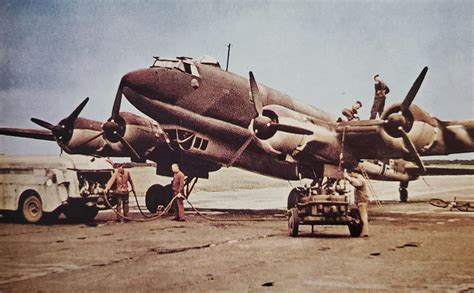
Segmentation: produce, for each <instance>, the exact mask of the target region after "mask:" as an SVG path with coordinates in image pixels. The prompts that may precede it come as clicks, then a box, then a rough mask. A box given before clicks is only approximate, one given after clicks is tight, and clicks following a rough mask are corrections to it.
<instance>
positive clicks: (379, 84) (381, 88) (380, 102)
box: [370, 74, 390, 119]
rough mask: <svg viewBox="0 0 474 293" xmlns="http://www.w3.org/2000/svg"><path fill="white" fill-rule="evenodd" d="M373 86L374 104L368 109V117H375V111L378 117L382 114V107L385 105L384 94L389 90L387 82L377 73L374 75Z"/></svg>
mask: <svg viewBox="0 0 474 293" xmlns="http://www.w3.org/2000/svg"><path fill="white" fill-rule="evenodd" d="M374 81H375V84H374V87H375V96H374V104H373V105H372V109H371V110H370V119H375V117H377V113H378V114H379V117H380V116H382V113H383V108H384V107H385V98H386V95H387V94H388V93H389V92H390V89H389V88H388V86H387V84H386V83H385V82H384V81H383V80H381V79H380V77H379V75H378V74H376V75H375V76H374Z"/></svg>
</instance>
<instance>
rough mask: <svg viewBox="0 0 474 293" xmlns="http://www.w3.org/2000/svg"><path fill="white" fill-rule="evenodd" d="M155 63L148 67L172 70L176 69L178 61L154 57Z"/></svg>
mask: <svg viewBox="0 0 474 293" xmlns="http://www.w3.org/2000/svg"><path fill="white" fill-rule="evenodd" d="M154 58H155V62H153V65H152V66H150V67H151V68H153V67H161V68H169V69H173V68H176V67H178V64H179V62H180V60H178V59H166V58H160V57H154Z"/></svg>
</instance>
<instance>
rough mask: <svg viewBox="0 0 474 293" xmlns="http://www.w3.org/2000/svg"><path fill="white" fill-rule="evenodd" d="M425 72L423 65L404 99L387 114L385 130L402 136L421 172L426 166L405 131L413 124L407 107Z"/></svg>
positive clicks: (413, 98) (412, 99)
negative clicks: (392, 111)
mask: <svg viewBox="0 0 474 293" xmlns="http://www.w3.org/2000/svg"><path fill="white" fill-rule="evenodd" d="M427 72H428V67H426V66H425V67H424V68H423V70H422V71H421V72H420V74H419V75H418V77H417V78H416V80H415V82H414V83H413V85H412V86H411V88H410V90H409V91H408V93H407V95H406V97H405V99H404V100H403V102H402V103H401V104H400V108H399V109H398V111H397V112H394V113H391V114H388V117H387V125H386V127H387V128H386V130H387V132H388V133H390V134H392V135H394V136H396V137H400V136H401V137H402V138H403V144H404V146H405V148H406V149H407V150H408V151H409V152H410V155H411V157H412V158H413V160H414V161H415V163H416V164H417V165H418V167H419V168H420V169H421V170H422V171H423V173H426V168H425V166H424V164H423V161H422V160H421V157H420V154H419V153H418V151H417V149H416V147H415V144H414V143H413V141H412V140H411V139H410V137H409V136H408V133H407V131H409V130H410V128H411V125H412V124H413V116H411V114H410V111H409V108H410V106H411V104H412V103H413V101H414V100H415V97H416V94H417V93H418V90H419V89H420V87H421V84H422V83H423V80H424V79H425V76H426V73H427Z"/></svg>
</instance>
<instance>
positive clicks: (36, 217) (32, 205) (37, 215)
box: [20, 193, 43, 223]
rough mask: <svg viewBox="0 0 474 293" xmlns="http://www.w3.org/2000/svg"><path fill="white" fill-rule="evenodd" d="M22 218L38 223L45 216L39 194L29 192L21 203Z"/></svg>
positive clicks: (28, 221)
mask: <svg viewBox="0 0 474 293" xmlns="http://www.w3.org/2000/svg"><path fill="white" fill-rule="evenodd" d="M20 212H21V217H22V219H23V220H24V221H25V222H27V223H38V222H39V221H40V220H41V218H42V217H43V205H42V203H41V199H40V198H39V196H38V195H36V194H34V193H28V194H26V195H25V197H24V198H23V200H22V201H21V204H20Z"/></svg>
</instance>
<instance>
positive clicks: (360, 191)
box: [344, 172, 369, 237]
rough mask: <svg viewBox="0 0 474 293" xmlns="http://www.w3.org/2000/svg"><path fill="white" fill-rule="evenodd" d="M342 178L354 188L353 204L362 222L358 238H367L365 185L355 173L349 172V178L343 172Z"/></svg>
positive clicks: (367, 220) (366, 195)
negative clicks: (357, 209)
mask: <svg viewBox="0 0 474 293" xmlns="http://www.w3.org/2000/svg"><path fill="white" fill-rule="evenodd" d="M344 177H345V178H346V179H347V180H348V181H349V182H350V183H351V185H352V186H354V198H355V203H356V205H357V207H358V208H359V212H360V218H361V220H362V233H361V234H360V237H369V216H368V214H367V205H368V203H369V193H368V190H367V183H366V182H365V180H364V178H363V177H362V176H361V175H360V174H358V173H355V172H351V175H350V176H349V175H348V174H347V172H344Z"/></svg>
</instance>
